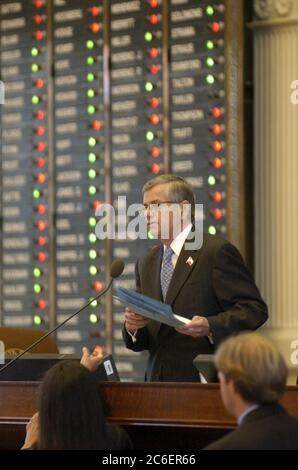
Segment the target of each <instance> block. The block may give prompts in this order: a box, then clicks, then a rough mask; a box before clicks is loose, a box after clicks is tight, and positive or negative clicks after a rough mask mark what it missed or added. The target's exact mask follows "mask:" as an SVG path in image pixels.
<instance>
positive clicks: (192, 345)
mask: <svg viewBox="0 0 298 470" xmlns="http://www.w3.org/2000/svg"><path fill="white" fill-rule="evenodd" d="M162 255H163V247H162V245H159V246H155V247H154V248H152V249H151V250H150V251H149V253H148V254H147V255H146V256H144V257H143V258H141V259H139V260H138V262H137V264H136V287H137V290H138V291H140V292H142V293H143V294H145V295H147V296H149V297H152V298H154V299H159V300H162V294H161V287H160V269H161V261H162ZM189 256H191V257H192V258H193V260H194V263H193V264H192V265H191V266H190V265H189V264H188V263H187V262H186V261H187V259H188V258H189ZM165 302H166V303H167V304H171V305H172V309H173V311H174V312H175V313H176V314H180V315H182V316H184V317H187V318H192V317H193V316H194V315H202V316H206V317H207V318H208V321H209V324H210V327H211V331H212V336H213V341H214V346H215V347H216V346H217V345H218V344H219V343H220V341H221V340H223V339H224V338H226V337H227V336H229V335H231V334H232V333H237V332H239V331H241V330H254V329H256V328H258V327H259V326H260V325H262V324H263V323H264V322H265V321H266V319H267V316H268V315H267V307H266V304H265V303H264V301H263V300H262V299H261V296H260V293H259V291H258V289H257V287H256V285H255V283H254V280H253V278H252V276H251V274H250V273H249V271H248V270H247V268H246V266H245V265H244V262H243V260H242V258H241V255H240V253H239V252H238V250H237V249H236V248H235V247H234V246H233V245H231V244H230V243H228V242H227V241H225V240H222V239H221V238H218V237H213V236H210V235H207V234H205V235H204V242H203V246H202V248H200V249H199V250H196V251H190V250H187V251H186V250H184V248H183V249H182V251H181V253H180V255H179V258H178V260H177V264H176V266H175V270H174V273H173V276H172V279H171V282H170V285H169V289H168V293H167V297H166V299H165ZM123 337H124V341H125V343H126V346H127V347H128V348H129V349H132V350H133V351H143V350H148V351H149V360H148V367H147V371H146V380H148V381H182V382H187V381H198V380H199V378H198V372H197V370H196V369H195V367H194V366H193V363H192V361H193V359H194V358H195V356H196V355H197V354H204V353H206V354H210V353H212V352H213V349H214V347H213V345H212V344H211V343H210V341H209V339H208V338H207V337H203V338H192V337H191V336H186V335H183V334H181V333H178V332H177V331H176V330H175V329H174V328H172V327H170V326H167V325H160V324H159V323H156V322H153V321H150V323H149V325H148V326H147V327H145V328H141V329H139V330H138V332H137V334H136V342H133V341H132V338H131V336H130V335H129V334H128V333H127V332H126V330H125V328H124V329H123Z"/></svg>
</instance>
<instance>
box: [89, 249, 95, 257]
mask: <svg viewBox="0 0 298 470" xmlns="http://www.w3.org/2000/svg"><path fill="white" fill-rule="evenodd" d="M89 258H90V259H96V258H97V252H96V250H89Z"/></svg>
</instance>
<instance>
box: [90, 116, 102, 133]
mask: <svg viewBox="0 0 298 470" xmlns="http://www.w3.org/2000/svg"><path fill="white" fill-rule="evenodd" d="M91 127H92V129H94V130H95V131H100V129H101V128H102V122H101V121H99V120H98V119H96V120H94V121H92V123H91Z"/></svg>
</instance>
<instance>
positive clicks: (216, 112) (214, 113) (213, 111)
mask: <svg viewBox="0 0 298 470" xmlns="http://www.w3.org/2000/svg"><path fill="white" fill-rule="evenodd" d="M211 114H212V116H213V117H215V118H219V117H220V116H221V115H222V114H223V113H222V110H221V109H220V108H217V107H216V106H215V107H214V108H212V109H211Z"/></svg>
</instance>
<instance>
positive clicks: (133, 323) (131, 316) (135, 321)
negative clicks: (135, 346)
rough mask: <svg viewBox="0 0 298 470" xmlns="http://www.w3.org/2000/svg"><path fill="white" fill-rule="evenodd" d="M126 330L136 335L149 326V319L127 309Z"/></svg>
mask: <svg viewBox="0 0 298 470" xmlns="http://www.w3.org/2000/svg"><path fill="white" fill-rule="evenodd" d="M124 313H125V328H126V330H127V331H129V332H130V333H131V334H134V333H135V332H136V331H137V330H138V329H139V328H144V326H146V325H148V323H149V320H148V318H145V317H142V315H139V314H138V313H135V312H133V311H132V310H130V309H129V308H126V309H125V312H124Z"/></svg>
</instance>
